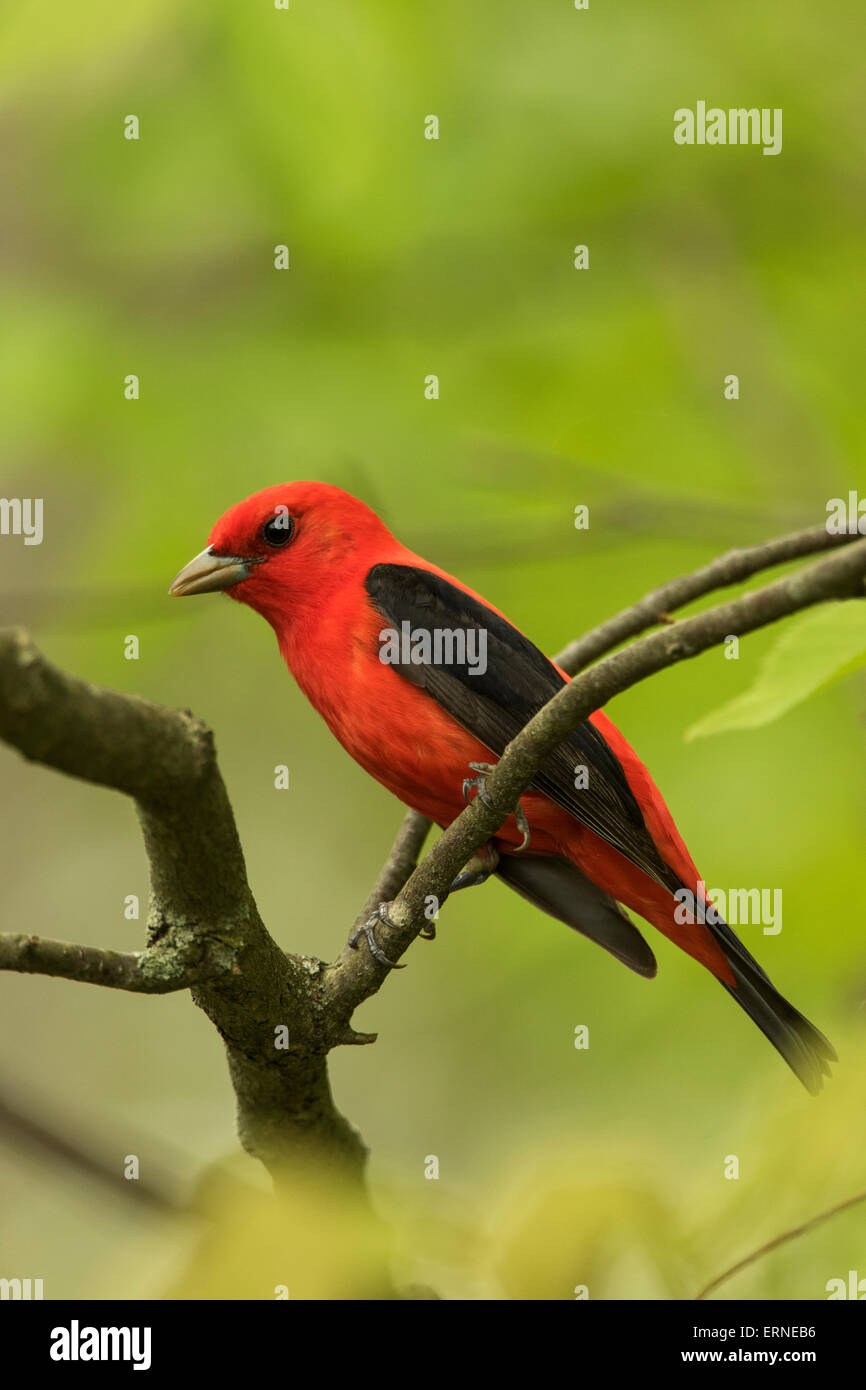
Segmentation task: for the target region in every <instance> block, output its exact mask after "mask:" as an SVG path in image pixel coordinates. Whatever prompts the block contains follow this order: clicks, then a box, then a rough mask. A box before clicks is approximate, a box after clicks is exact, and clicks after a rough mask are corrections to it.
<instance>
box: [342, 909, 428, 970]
mask: <svg viewBox="0 0 866 1390" xmlns="http://www.w3.org/2000/svg"><path fill="white" fill-rule="evenodd" d="M388 906H389V904H388V903H380V904H379V906H378V908H377V909H376V911H375V912H374V913H373V915H372V917H368V919H367V921H366V922H364V924H363V925H362V926H360V927H358V928H357V929H356V930H355V931H353V932H352V935H351V936H350V937H349V945H350V946H351V947H352V950H353V951H354V950H357V948H358V942H359V940H360V939H361V937H362V936H363V937H365V938H366V941H367V945H368V946H369V948H370V955H371V956H372V957H373V959H374V960H377V961H378V962H379V964H380V965H384V966H386V967H387V968H388V970H405V969H406V967H405V965H400V964H398V962H397V961H395V960H389V958H388V957H387V956H386V955H385V952H384V951H383V950H382V947H381V946H380V945H379V943H378V942H377V940H376V938H375V936H374V935H373V928H374V927H375V925H376V923H377V922H384V923H385V925H386V926H388V927H393V926H394V923H393V922H392V921H391V918H390V917H389V916H388ZM423 934H424V933H423V932H422V935H423Z"/></svg>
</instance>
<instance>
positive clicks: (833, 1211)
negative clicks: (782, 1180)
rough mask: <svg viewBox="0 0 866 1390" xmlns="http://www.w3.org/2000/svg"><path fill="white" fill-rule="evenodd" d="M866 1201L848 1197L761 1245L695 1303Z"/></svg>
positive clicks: (864, 1194)
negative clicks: (746, 1270)
mask: <svg viewBox="0 0 866 1390" xmlns="http://www.w3.org/2000/svg"><path fill="white" fill-rule="evenodd" d="M863 1201H866V1192H858V1193H857V1194H856V1196H854V1197H848V1198H847V1199H846V1200H845V1201H844V1202H838V1203H837V1205H836V1206H835V1207H829V1208H828V1210H827V1211H822V1212H819V1213H818V1215H817V1216H813V1217H812V1219H811V1220H810V1221H804V1222H803V1225H802V1226H794V1227H793V1228H792V1229H791V1230H790V1231H783V1232H782V1234H781V1235H780V1236H776V1237H775V1239H774V1240H768V1241H767V1244H766V1245H761V1246H759V1247H758V1249H757V1250H753V1251H752V1253H751V1255H746V1257H745V1259H743V1260H738V1261H737V1263H736V1264H735V1265H731V1268H730V1269H726V1270H725V1272H724V1274H720V1275H719V1276H718V1278H717V1279H713V1280H711V1281H710V1283H709V1284H707V1286H706V1288H703V1289H701V1291H700V1293H698V1294H695V1302H700V1300H701V1299H703V1298H706V1297H707V1296H708V1294H711V1293H715V1291H716V1289H717V1288H719V1287H720V1286H721V1285H722V1284H725V1283H727V1281H728V1280H729V1279H732V1278H733V1277H734V1275H735V1274H739V1272H740V1270H741V1269H745V1268H746V1267H747V1266H748V1265H751V1264H754V1263H755V1261H756V1260H759V1259H760V1258H761V1256H762V1255H767V1254H769V1252H770V1251H771V1250H776V1249H778V1247H779V1246H780V1245H785V1244H786V1243H787V1242H788V1241H789V1240H794V1239H795V1238H796V1237H797V1236H803V1235H805V1234H806V1232H807V1231H812V1230H814V1228H815V1227H816V1226H820V1225H821V1223H822V1222H823V1221H829V1219H830V1217H831V1216H837V1215H838V1214H839V1212H840V1211H847V1210H848V1208H849V1207H855V1206H856V1205H857V1203H858V1202H863Z"/></svg>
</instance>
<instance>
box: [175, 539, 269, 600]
mask: <svg viewBox="0 0 866 1390" xmlns="http://www.w3.org/2000/svg"><path fill="white" fill-rule="evenodd" d="M255 563H256V562H255V560H244V559H243V558H242V557H241V556H239V555H215V554H214V552H213V551H212V550H211V548H210V546H208V548H207V550H203V551H202V552H201V554H200V555H196V557H195V559H194V560H190V562H189V564H188V565H186V566H185V567H184V568H183V569H182V570H181V572H180V574H178V575H176V576H175V578H174V579H173V580H172V583H171V588H170V589H169V591H168V592H169V593H170V594H173V595H174V597H175V598H185V597H186V596H187V595H188V594H211V593H214V592H215V591H216V590H218V589H230V588H231V587H232V585H233V584H239V583H240V582H241V580H242V579H248V578H249V576H250V571H251V569H252V566H253V565H254V564H255Z"/></svg>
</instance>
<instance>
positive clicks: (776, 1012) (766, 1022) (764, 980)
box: [707, 922, 838, 1096]
mask: <svg viewBox="0 0 866 1390" xmlns="http://www.w3.org/2000/svg"><path fill="white" fill-rule="evenodd" d="M707 925H708V926H709V927H710V931H711V932H712V933H713V935H714V936H715V938H716V940H717V941H718V943H719V945H720V946H721V948H722V950H723V951H724V953H725V956H726V958H727V961H728V964H729V965H730V967H731V970H732V972H733V975H734V979H735V980H736V982H737V983H736V986H733V985H727V984H726V985H725V989H726V990H727V991H728V993H729V994H730V996H731V998H732V999H736V1001H737V1003H738V1004H739V1005H740V1007H741V1008H742V1009H745V1011H746V1013H747V1014H748V1015H749V1018H751V1019H752V1021H753V1022H754V1023H756V1024H757V1025H758V1027H759V1028H760V1030H761V1032H762V1033H763V1034H764V1036H765V1037H766V1038H768V1039H769V1041H770V1042H771V1043H772V1044H773V1046H774V1047H775V1049H776V1051H777V1052H779V1053H780V1054H781V1055H782V1057H784V1059H785V1061H786V1062H787V1063H788V1066H789V1067H790V1068H791V1070H792V1071H793V1072H794V1074H795V1076H797V1077H799V1079H800V1081H802V1083H803V1085H804V1086H805V1087H806V1090H807V1091H809V1092H810V1093H811V1094H812V1095H813V1096H815V1095H817V1094H818V1092H819V1091H820V1090H821V1088H822V1086H823V1084H824V1077H825V1076H830V1074H831V1073H830V1067H829V1066H828V1063H829V1062H836V1061H838V1058H837V1056H836V1053H835V1051H834V1049H833V1046H832V1044H831V1043H830V1042H828V1040H827V1039H826V1038H825V1037H824V1034H823V1033H822V1032H820V1031H819V1030H818V1029H817V1028H816V1027H815V1026H814V1024H812V1023H810V1022H809V1020H808V1019H807V1018H804V1017H803V1015H802V1014H801V1013H800V1012H799V1010H797V1009H795V1008H794V1006H793V1004H789V1003H788V1001H787V999H785V998H784V997H783V996H782V995H781V994H780V993H779V991H778V990H777V989H776V988H775V986H774V985H773V984H772V983H771V981H770V979H769V977H768V976H767V975H766V974H765V972H764V971H763V970H762V969H761V967H760V966H759V965H758V963H757V961H756V960H755V959H754V958H753V957H752V956H751V955H750V954H749V952H748V951H747V950H746V948H745V946H744V945H743V943H742V942H741V941H740V940H739V938H738V937H737V936H736V935H735V934H734V932H732V931H731V928H730V927H729V926H728V925H727V924H726V923H725V922H720V923H718V925H710V924H709V923H708V924H707ZM723 983H724V982H723Z"/></svg>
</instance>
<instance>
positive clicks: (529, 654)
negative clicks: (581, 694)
mask: <svg viewBox="0 0 866 1390" xmlns="http://www.w3.org/2000/svg"><path fill="white" fill-rule="evenodd" d="M366 588H367V593H368V594H369V596H370V598H371V600H372V602H373V603H374V605H375V607H376V608H377V609H378V611H379V613H381V615H382V617H383V618H384V619H385V622H386V624H387V625H388V627H390V628H394V629H396V630H397V631H398V632H399V631H401V625H402V624H404V623H406V624H408V625H409V626H408V629H407V630H408V631H410V632H411V631H421V632H427V633H431V634H432V633H433V632H434V631H438V632H450V633H461V632H462V633H463V634H464V638H465V640H466V645H467V654H469V653H471V652H472V651H473V648H472V647H471V646H470V645H469V641H470V639H469V638H468V634H470V633H474V634H475V636H474V637H473V638H472V639H471V641H473V642H475V643H478V641H479V640H480V638H479V634H481V633H484V634H485V637H484V641H485V642H486V664H485V666H484V669H483V670H482V669H481V662H480V661H478V660H476V661H475V662H474V663H472V662H470V661H469V660H464V661H462V662H460V661H456V660H450V661H448V662H447V664H446V663H440V664H437V662H436V661H435V660H433V659H431V660H429V661H422V662H420V663H418V664H416V663H415V662H414V661H412V660H408V661H405V662H401V661H399V660H398V661H394V663H393V664H394V666H395V669H396V670H397V671H398V672H399V674H400V675H401V676H403V677H405V679H406V680H409V681H411V682H412V683H413V684H414V685H417V686H420V687H421V689H423V690H425V691H426V692H427V693H428V694H429V695H430V696H431V697H432V698H433V699H434V700H436V702H437V703H438V704H439V705H441V706H442V708H443V709H445V710H447V712H448V713H449V714H450V715H451V717H452V718H453V719H455V720H456V721H457V723H458V724H461V725H462V726H463V728H464V729H466V730H467V732H469V733H471V734H472V735H473V736H474V737H475V738H477V739H478V740H479V742H481V743H483V744H484V745H485V747H486V748H489V749H490V750H491V752H492V753H495V754H496V755H497V756H501V754H502V753H503V752H504V750H505V748H506V746H507V745H508V744H509V743H510V742H511V740H512V739H513V738H514V737H515V735H516V734H518V733H519V732H520V730H521V729H522V728H523V726H524V725H525V724H526V723H527V722H528V721H529V720H530V719H531V718H532V716H533V715H534V714H537V712H538V711H539V710H540V709H541V708H542V706H543V705H545V704H546V703H547V701H548V700H549V699H551V697H552V696H553V695H555V694H556V693H557V691H558V690H560V689H561V688H562V686H563V685H564V684H565V681H564V680H563V677H562V676H561V675H560V674H559V672H558V671H557V670H556V667H555V666H553V665H552V663H551V662H550V661H549V660H548V659H547V657H546V656H545V655H544V653H543V652H541V651H539V649H538V648H537V647H536V646H534V645H533V643H532V642H530V641H529V640H528V638H526V637H524V636H523V635H522V633H520V632H518V631H517V629H516V628H514V627H512V626H511V624H510V623H509V622H507V621H506V620H505V619H504V618H501V617H500V616H499V615H498V614H497V613H494V612H493V611H492V610H491V609H489V608H487V607H486V606H485V605H484V604H483V603H480V602H479V601H478V600H477V599H474V598H471V597H470V595H469V594H465V593H464V592H463V590H462V589H458V588H457V587H456V585H454V584H451V583H449V581H448V580H447V579H442V578H441V577H440V576H439V575H436V574H431V573H430V572H429V571H428V570H424V569H418V568H415V567H414V566H411V565H375V566H374V567H373V568H372V569H371V570H370V572H369V573H368V575H367V578H366ZM479 650H480V649H479V648H478V646H476V647H475V648H474V654H475V655H476V657H477V655H478V652H479ZM450 655H452V656H453V655H454V652H453V651H452V652H451V653H450ZM578 767H586V768H587V770H588V778H587V781H588V786H587V787H586V788H584V789H577V788H576V787H575V771H576V769H577V768H578ZM530 785H531V786H532V788H533V789H534V790H537V791H540V792H543V793H544V794H545V795H546V796H549V797H550V799H551V800H552V801H555V802H556V804H557V805H558V806H562V807H563V809H564V810H566V811H569V812H570V813H571V814H572V815H573V816H574V817H575V818H576V819H577V820H579V821H580V822H581V824H583V825H585V826H587V827H588V829H590V830H592V831H594V832H595V834H596V835H600V836H601V838H602V839H604V840H606V841H607V842H608V844H611V845H613V847H614V848H615V849H617V850H619V851H620V853H621V854H624V855H625V856H626V858H627V859H630V860H631V861H632V863H634V864H636V865H637V866H638V868H640V869H642V870H643V871H644V873H647V874H649V875H650V877H651V878H653V879H655V881H656V882H657V883H660V884H662V886H663V887H665V888H668V889H670V890H671V891H675V890H676V889H677V888H678V887H680V882H679V879H678V878H677V876H676V875H675V874H674V873H673V871H672V870H671V869H670V868H669V867H668V866H667V865H666V864H665V863H664V861H663V860H662V858H661V856H660V854H659V852H658V850H657V848H656V846H655V844H654V842H653V839H652V836H651V835H650V833H649V831H648V830H647V828H646V825H645V824H644V819H643V816H642V815H641V811H640V807H639V806H638V803H637V801H636V800H635V797H634V795H633V793H632V790H631V788H630V787H629V785H628V782H627V780H626V776H625V773H624V771H623V768H622V764H621V763H620V761H619V759H618V758H617V757H616V755H615V754H614V753H613V752H612V750H611V748H610V746H609V745H608V744H607V742H606V741H605V739H604V738H603V737H602V735H601V734H600V733H599V732H598V730H597V729H596V728H595V726H594V725H593V724H591V723H589V721H588V720H587V721H585V722H584V723H583V724H581V725H580V726H579V727H578V728H577V729H576V730H575V731H574V732H573V733H572V734H571V735H570V736H569V737H568V738H567V739H566V740H564V742H563V743H561V744H560V745H559V747H558V748H556V749H555V750H554V752H553V753H552V754H551V755H550V757H549V758H548V759H547V760H546V762H545V763H544V765H543V766H542V767H541V769H540V770H539V772H538V773H537V774H536V776H535V778H534V779H533V781H532V783H531V784H530Z"/></svg>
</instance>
